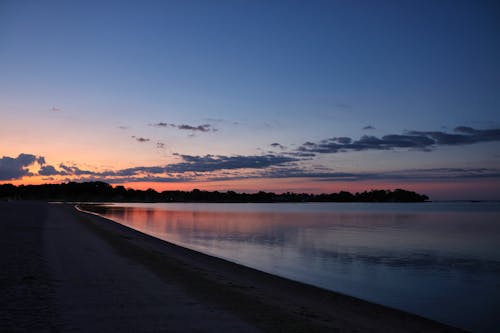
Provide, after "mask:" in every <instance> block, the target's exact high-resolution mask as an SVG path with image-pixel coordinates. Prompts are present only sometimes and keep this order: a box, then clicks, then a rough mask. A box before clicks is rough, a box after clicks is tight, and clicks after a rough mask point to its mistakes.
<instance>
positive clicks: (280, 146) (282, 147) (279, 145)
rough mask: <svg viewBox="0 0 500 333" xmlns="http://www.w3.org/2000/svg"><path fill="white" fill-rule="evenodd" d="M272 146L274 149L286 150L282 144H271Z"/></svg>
mask: <svg viewBox="0 0 500 333" xmlns="http://www.w3.org/2000/svg"><path fill="white" fill-rule="evenodd" d="M270 146H271V147H273V148H279V149H281V150H283V149H286V147H285V146H283V145H282V144H280V143H278V142H274V143H271V144H270Z"/></svg>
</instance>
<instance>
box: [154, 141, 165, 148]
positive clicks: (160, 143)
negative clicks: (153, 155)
mask: <svg viewBox="0 0 500 333" xmlns="http://www.w3.org/2000/svg"><path fill="white" fill-rule="evenodd" d="M156 148H158V149H164V148H165V144H164V143H163V142H160V141H158V142H157V143H156Z"/></svg>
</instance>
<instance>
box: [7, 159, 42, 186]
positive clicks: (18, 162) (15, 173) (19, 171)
mask: <svg viewBox="0 0 500 333" xmlns="http://www.w3.org/2000/svg"><path fill="white" fill-rule="evenodd" d="M35 163H38V164H39V165H41V166H42V165H44V164H45V159H44V158H43V157H41V156H35V155H31V154H24V153H22V154H19V155H18V156H17V157H9V156H3V157H2V158H0V180H13V179H19V178H22V177H24V176H32V175H33V174H32V173H31V172H30V171H29V170H28V167H29V166H31V165H34V164H35Z"/></svg>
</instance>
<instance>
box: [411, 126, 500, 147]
mask: <svg viewBox="0 0 500 333" xmlns="http://www.w3.org/2000/svg"><path fill="white" fill-rule="evenodd" d="M454 132H455V133H457V134H450V133H446V132H419V131H410V132H408V134H410V135H415V136H419V135H420V136H427V137H430V138H432V139H433V140H434V141H435V142H436V144H437V145H468V144H473V143H479V142H492V141H500V128H496V129H489V130H478V129H474V128H472V127H467V126H458V127H455V129H454Z"/></svg>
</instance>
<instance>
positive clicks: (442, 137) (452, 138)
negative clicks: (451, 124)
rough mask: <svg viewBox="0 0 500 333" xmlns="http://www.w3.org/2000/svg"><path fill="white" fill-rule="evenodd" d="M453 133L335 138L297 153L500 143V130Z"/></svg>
mask: <svg viewBox="0 0 500 333" xmlns="http://www.w3.org/2000/svg"><path fill="white" fill-rule="evenodd" d="M453 131H454V133H447V132H442V131H428V132H423V131H407V132H405V134H389V135H384V136H382V137H381V138H378V137H375V136H369V135H363V136H362V137H361V138H360V139H358V140H352V139H351V138H349V137H333V138H330V139H326V140H322V141H320V142H318V143H313V142H310V141H308V142H305V143H303V144H302V145H301V146H300V147H299V148H298V149H297V151H299V152H308V153H317V154H334V153H339V152H348V151H363V150H393V149H398V148H410V149H418V150H423V151H431V150H433V149H435V148H436V147H438V146H444V145H468V144H474V143H480V142H493V141H500V129H489V130H478V129H474V128H472V127H465V126H459V127H456V128H455V129H454V130H453Z"/></svg>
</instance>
